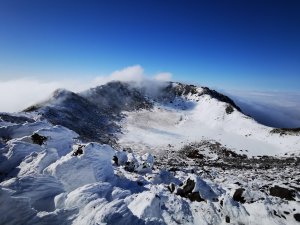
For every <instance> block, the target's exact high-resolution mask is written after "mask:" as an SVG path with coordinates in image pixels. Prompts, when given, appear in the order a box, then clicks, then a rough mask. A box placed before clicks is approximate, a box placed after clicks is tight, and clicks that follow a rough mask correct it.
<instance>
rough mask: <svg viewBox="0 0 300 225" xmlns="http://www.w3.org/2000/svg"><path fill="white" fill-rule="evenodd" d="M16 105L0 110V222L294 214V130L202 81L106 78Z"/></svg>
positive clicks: (234, 220)
mask: <svg viewBox="0 0 300 225" xmlns="http://www.w3.org/2000/svg"><path fill="white" fill-rule="evenodd" d="M150 90H151V89H150ZM25 111H26V112H22V113H14V114H0V224H31V225H32V224H95V225H96V224H122V225H124V224H130V225H131V224H201V225H202V224H299V221H300V218H299V217H300V194H299V190H300V183H299V182H300V173H299V169H300V158H299V156H298V154H299V147H300V144H299V136H298V135H299V134H298V131H297V130H294V131H287V130H280V129H277V130H276V129H275V130H274V129H273V128H269V127H265V126H262V125H260V124H258V123H256V122H255V121H254V120H253V119H251V118H249V117H247V116H245V115H244V114H242V113H241V112H240V109H239V108H238V106H236V105H235V104H234V102H232V100H230V99H229V98H227V97H226V96H224V95H222V94H219V93H217V92H214V91H212V90H210V89H207V88H200V87H195V86H192V85H183V84H176V83H171V84H169V83H167V84H165V85H161V86H160V87H159V88H157V89H155V92H153V91H149V88H148V89H147V88H145V87H138V86H136V85H132V84H123V83H120V82H115V83H111V84H108V85H106V86H102V87H97V88H96V89H92V90H89V91H87V92H83V93H79V94H76V93H72V92H69V91H66V90H58V91H57V92H55V93H54V95H53V96H52V98H51V99H49V101H46V102H43V103H40V104H37V105H35V106H33V107H30V108H28V109H27V110H25ZM91 141H92V142H91ZM103 143H109V144H111V145H107V144H103ZM132 150H133V151H132ZM241 150H242V151H241ZM287 152H289V153H287ZM149 153H152V154H149ZM276 154H278V156H275V155H276ZM284 154H286V155H284ZM258 155H265V156H260V157H259V156H258ZM266 155H268V156H266ZM247 156H248V157H247ZM252 156H253V157H252Z"/></svg>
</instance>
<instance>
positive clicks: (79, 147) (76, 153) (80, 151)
mask: <svg viewBox="0 0 300 225" xmlns="http://www.w3.org/2000/svg"><path fill="white" fill-rule="evenodd" d="M83 147H84V145H79V146H78V148H77V149H76V150H75V151H74V152H73V154H72V155H73V156H78V155H82V154H83Z"/></svg>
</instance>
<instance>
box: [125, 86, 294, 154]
mask: <svg viewBox="0 0 300 225" xmlns="http://www.w3.org/2000/svg"><path fill="white" fill-rule="evenodd" d="M198 91H199V93H201V91H202V90H201V88H198ZM227 105H228V104H227V103H224V102H220V101H218V100H217V99H214V98H211V97H210V96H209V95H201V96H198V95H196V94H195V95H192V94H191V95H189V96H184V97H183V98H182V97H180V98H177V99H176V100H175V101H172V103H168V104H167V105H165V104H164V105H162V104H159V103H157V104H155V107H154V109H152V110H151V111H149V110H140V111H133V112H126V115H127V117H125V119H124V120H123V121H122V127H123V130H122V132H123V134H121V135H120V136H119V143H120V144H121V145H122V146H128V147H131V148H132V149H134V150H136V151H143V152H147V151H149V150H150V151H151V152H155V153H160V152H161V153H162V154H163V150H164V149H167V148H168V145H169V144H170V145H172V146H175V150H178V149H180V148H181V147H182V146H183V145H185V144H187V143H191V142H199V141H202V140H215V141H218V142H220V143H222V144H223V145H226V146H228V147H229V148H231V149H234V150H236V151H239V150H243V151H244V153H245V154H247V155H249V156H256V155H277V154H283V153H287V152H290V151H300V138H299V136H293V135H289V136H282V135H280V134H272V133H270V131H271V130H272V129H273V128H271V127H266V126H263V125H261V124H258V123H257V122H256V121H255V120H253V119H252V118H250V117H247V116H245V115H244V114H242V113H241V112H239V111H237V110H236V109H234V111H233V112H232V113H230V114H227V113H226V111H225V108H226V107H227ZM245 150H248V151H245Z"/></svg>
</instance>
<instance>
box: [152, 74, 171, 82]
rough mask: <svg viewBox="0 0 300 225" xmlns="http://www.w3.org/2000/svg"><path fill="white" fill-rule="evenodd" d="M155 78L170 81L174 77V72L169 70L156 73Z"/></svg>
mask: <svg viewBox="0 0 300 225" xmlns="http://www.w3.org/2000/svg"><path fill="white" fill-rule="evenodd" d="M154 79H155V80H160V81H170V80H171V79H172V74H171V73H168V72H164V73H158V74H156V75H155V77H154Z"/></svg>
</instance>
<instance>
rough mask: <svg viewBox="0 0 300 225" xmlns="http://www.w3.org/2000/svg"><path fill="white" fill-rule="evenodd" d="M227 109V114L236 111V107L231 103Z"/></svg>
mask: <svg viewBox="0 0 300 225" xmlns="http://www.w3.org/2000/svg"><path fill="white" fill-rule="evenodd" d="M225 111H226V113H227V114H231V113H233V112H234V109H233V107H232V106H231V105H227V106H226V109H225Z"/></svg>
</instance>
